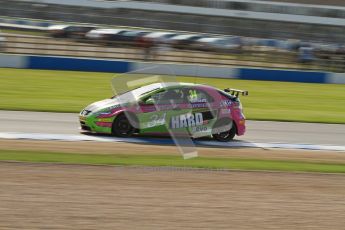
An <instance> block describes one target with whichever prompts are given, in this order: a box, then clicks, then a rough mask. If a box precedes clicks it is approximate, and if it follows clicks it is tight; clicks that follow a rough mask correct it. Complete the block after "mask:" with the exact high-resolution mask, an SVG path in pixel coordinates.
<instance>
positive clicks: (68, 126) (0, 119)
mask: <svg viewBox="0 0 345 230" xmlns="http://www.w3.org/2000/svg"><path fill="white" fill-rule="evenodd" d="M0 132H23V133H49V134H79V133H80V130H79V123H78V114H73V113H49V112H24V111H0ZM236 140H240V141H250V142H266V143H292V144H319V145H339V146H343V145H345V125H341V124H318V123H298V122H272V121H247V133H246V134H245V135H244V136H241V137H236Z"/></svg>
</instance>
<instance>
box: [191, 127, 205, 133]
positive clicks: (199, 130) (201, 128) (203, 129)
mask: <svg viewBox="0 0 345 230" xmlns="http://www.w3.org/2000/svg"><path fill="white" fill-rule="evenodd" d="M207 131H209V129H208V128H207V126H195V127H192V132H193V133H196V132H207Z"/></svg>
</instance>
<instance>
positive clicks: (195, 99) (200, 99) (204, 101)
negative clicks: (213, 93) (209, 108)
mask: <svg viewBox="0 0 345 230" xmlns="http://www.w3.org/2000/svg"><path fill="white" fill-rule="evenodd" d="M189 101H190V103H206V102H207V100H206V98H192V99H190V100H189Z"/></svg>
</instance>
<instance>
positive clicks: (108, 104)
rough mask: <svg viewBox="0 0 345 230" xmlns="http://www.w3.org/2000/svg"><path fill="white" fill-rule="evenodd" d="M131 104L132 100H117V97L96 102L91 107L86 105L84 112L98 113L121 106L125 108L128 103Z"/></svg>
mask: <svg viewBox="0 0 345 230" xmlns="http://www.w3.org/2000/svg"><path fill="white" fill-rule="evenodd" d="M131 101H132V102H133V99H129V98H123V97H121V98H119V97H115V98H109V99H104V100H101V101H96V102H94V103H92V104H91V105H88V106H87V107H86V108H85V110H89V111H92V112H96V111H100V110H103V109H106V108H109V109H111V108H118V107H121V105H122V106H126V105H127V104H128V103H130V102H131Z"/></svg>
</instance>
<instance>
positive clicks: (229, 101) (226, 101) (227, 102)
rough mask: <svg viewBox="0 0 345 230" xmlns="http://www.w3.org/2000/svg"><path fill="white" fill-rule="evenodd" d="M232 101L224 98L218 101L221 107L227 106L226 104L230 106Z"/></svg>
mask: <svg viewBox="0 0 345 230" xmlns="http://www.w3.org/2000/svg"><path fill="white" fill-rule="evenodd" d="M231 104H232V101H231V100H224V101H221V102H220V106H221V107H227V106H231Z"/></svg>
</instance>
